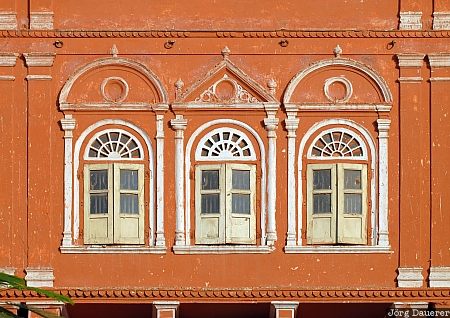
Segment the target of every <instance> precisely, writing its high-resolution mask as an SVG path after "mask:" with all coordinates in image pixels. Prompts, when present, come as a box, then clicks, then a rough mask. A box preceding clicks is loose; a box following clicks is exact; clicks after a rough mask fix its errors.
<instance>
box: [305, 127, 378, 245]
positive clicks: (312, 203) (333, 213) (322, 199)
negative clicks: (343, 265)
mask: <svg viewBox="0 0 450 318" xmlns="http://www.w3.org/2000/svg"><path fill="white" fill-rule="evenodd" d="M367 153H368V151H367V147H366V144H365V142H364V141H363V139H362V138H361V137H360V136H359V135H358V134H357V133H356V132H355V131H352V130H350V129H346V128H342V127H338V128H331V129H328V130H322V131H320V132H319V134H318V135H317V136H316V137H315V138H314V139H313V140H312V142H311V144H310V147H309V149H308V152H307V162H306V192H307V195H306V196H307V198H306V205H307V214H306V218H307V226H306V227H307V229H306V230H307V235H306V238H307V244H362V245H365V244H368V239H367V237H368V223H369V217H368V216H369V213H368V210H369V203H370V200H369V193H370V189H369V185H370V182H369V180H368V169H367V165H368V154H367Z"/></svg>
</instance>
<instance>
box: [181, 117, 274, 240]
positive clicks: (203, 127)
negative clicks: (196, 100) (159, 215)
mask: <svg viewBox="0 0 450 318" xmlns="http://www.w3.org/2000/svg"><path fill="white" fill-rule="evenodd" d="M230 124H231V125H236V126H238V127H241V128H243V129H245V130H246V131H247V132H248V133H249V134H251V135H252V136H253V137H254V138H255V139H256V141H257V143H258V146H259V151H260V158H261V196H260V198H261V218H260V220H261V223H260V226H261V237H262V238H264V237H265V234H266V228H265V223H266V180H267V176H266V153H265V148H264V143H263V141H262V139H261V137H260V136H259V134H258V133H257V132H256V130H254V129H253V128H252V127H251V126H249V125H248V124H246V123H243V122H241V121H238V120H235V119H227V118H223V119H216V120H212V121H210V122H207V123H205V124H203V125H201V126H200V127H198V128H197V129H196V130H195V131H194V132H193V133H192V135H191V137H190V138H189V140H188V143H187V145H186V153H185V170H184V172H185V176H184V177H185V202H188V204H186V206H185V231H186V245H190V237H189V235H188V233H190V230H191V224H190V217H191V213H190V204H189V202H191V201H190V196H191V184H190V181H191V180H190V178H189V174H190V171H191V155H192V153H191V152H192V147H193V145H194V143H195V141H196V139H197V138H198V136H199V135H200V134H201V133H202V132H203V131H205V130H207V129H208V128H209V127H212V126H215V125H230ZM264 243H265V242H263V241H262V242H261V245H264Z"/></svg>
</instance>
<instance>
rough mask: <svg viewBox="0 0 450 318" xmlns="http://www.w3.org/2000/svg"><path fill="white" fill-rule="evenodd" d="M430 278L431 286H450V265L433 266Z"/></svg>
mask: <svg viewBox="0 0 450 318" xmlns="http://www.w3.org/2000/svg"><path fill="white" fill-rule="evenodd" d="M428 280H429V286H430V287H444V288H447V287H450V267H431V268H430V276H429V277H428Z"/></svg>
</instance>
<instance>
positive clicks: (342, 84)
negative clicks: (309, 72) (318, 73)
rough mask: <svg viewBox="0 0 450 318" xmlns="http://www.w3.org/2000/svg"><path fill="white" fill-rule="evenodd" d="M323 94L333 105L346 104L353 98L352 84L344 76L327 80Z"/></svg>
mask: <svg viewBox="0 0 450 318" xmlns="http://www.w3.org/2000/svg"><path fill="white" fill-rule="evenodd" d="M323 92H324V93H325V96H326V98H327V99H328V100H329V101H330V102H332V103H346V102H348V100H349V99H350V98H351V97H352V94H353V87H352V83H351V82H350V81H349V80H348V79H347V78H345V77H344V76H338V77H330V78H328V79H326V80H325V83H324V86H323Z"/></svg>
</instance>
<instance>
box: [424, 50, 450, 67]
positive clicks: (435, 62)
mask: <svg viewBox="0 0 450 318" xmlns="http://www.w3.org/2000/svg"><path fill="white" fill-rule="evenodd" d="M428 61H429V62H430V66H431V67H450V53H441V54H428Z"/></svg>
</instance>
